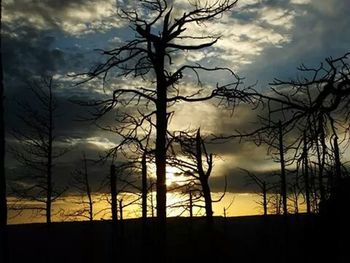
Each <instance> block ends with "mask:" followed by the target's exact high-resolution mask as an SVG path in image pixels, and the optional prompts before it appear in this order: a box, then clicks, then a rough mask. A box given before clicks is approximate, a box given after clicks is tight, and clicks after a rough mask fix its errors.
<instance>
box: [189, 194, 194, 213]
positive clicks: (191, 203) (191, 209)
mask: <svg viewBox="0 0 350 263" xmlns="http://www.w3.org/2000/svg"><path fill="white" fill-rule="evenodd" d="M189 194H190V218H192V217H193V199H192V190H190V191H189Z"/></svg>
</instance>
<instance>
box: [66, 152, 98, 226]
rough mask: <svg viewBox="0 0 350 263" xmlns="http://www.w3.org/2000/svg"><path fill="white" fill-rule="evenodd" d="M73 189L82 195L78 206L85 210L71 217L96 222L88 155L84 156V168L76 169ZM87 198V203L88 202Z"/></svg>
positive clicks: (72, 183) (72, 184)
mask: <svg viewBox="0 0 350 263" xmlns="http://www.w3.org/2000/svg"><path fill="white" fill-rule="evenodd" d="M71 187H73V188H74V189H75V190H76V191H77V192H78V193H80V194H81V201H80V202H78V204H80V205H82V206H83V208H81V209H79V210H77V211H75V212H74V213H72V214H71V215H70V216H73V217H83V218H86V219H88V220H89V221H93V220H94V200H93V197H92V191H93V190H92V188H91V183H90V176H89V173H88V160H87V158H86V154H85V153H83V156H82V167H81V169H76V170H75V171H74V172H73V177H72V182H71ZM86 198H87V201H86Z"/></svg>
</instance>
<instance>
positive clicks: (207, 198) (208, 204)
mask: <svg viewBox="0 0 350 263" xmlns="http://www.w3.org/2000/svg"><path fill="white" fill-rule="evenodd" d="M201 184H202V191H203V196H204V202H205V214H206V216H207V221H208V223H210V224H211V223H213V207H212V199H211V193H210V188H209V184H208V181H207V180H203V181H201Z"/></svg>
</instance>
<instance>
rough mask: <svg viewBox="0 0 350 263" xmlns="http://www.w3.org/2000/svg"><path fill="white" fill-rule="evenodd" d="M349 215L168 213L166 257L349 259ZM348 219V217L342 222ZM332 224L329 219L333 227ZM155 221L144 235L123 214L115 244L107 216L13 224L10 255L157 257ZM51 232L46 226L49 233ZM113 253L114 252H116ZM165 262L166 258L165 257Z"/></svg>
mask: <svg viewBox="0 0 350 263" xmlns="http://www.w3.org/2000/svg"><path fill="white" fill-rule="evenodd" d="M347 220H348V219H347V216H346V217H345V216H344V218H342V219H341V220H337V222H335V220H334V219H325V218H321V217H319V216H306V215H298V216H291V215H290V216H288V218H287V220H286V219H285V218H283V217H282V216H268V217H267V218H264V217H263V216H251V217H234V218H227V219H225V218H221V217H216V218H215V222H214V226H213V228H212V229H211V230H210V229H208V227H207V225H206V222H205V220H204V218H194V219H192V220H190V219H189V218H169V219H168V226H167V228H168V230H167V245H166V247H167V248H166V251H167V253H166V258H167V261H166V262H278V263H281V262H330V263H333V262H344V263H349V262H350V246H349V244H350V241H349V240H350V235H349V229H348V227H347V229H345V228H344V227H342V226H343V225H348V222H347ZM345 223H346V224H345ZM330 226H332V227H330ZM157 229H158V228H157V223H156V221H155V220H150V222H149V223H148V235H147V236H148V238H143V231H142V223H141V220H140V219H135V220H126V221H124V228H123V231H121V228H120V225H119V230H118V231H119V235H121V233H122V232H123V237H119V238H117V239H116V241H115V243H116V246H115V247H116V248H115V249H112V247H113V246H112V244H113V240H112V238H113V235H112V233H113V231H112V223H111V222H110V221H96V222H93V223H90V222H70V223H53V224H52V226H51V227H50V229H48V228H47V227H46V225H45V224H26V225H11V226H9V227H8V237H9V245H8V246H9V248H8V251H9V262H11V263H12V262H13V263H22V262H35V263H42V262H52V263H56V262H57V263H58V262H60V263H61V262H64V263H68V262H74V263H79V262H84V263H89V262H98V263H103V262H159V260H156V255H157V254H156V251H157V247H161V246H162V244H163V243H159V242H157V234H156V233H157ZM48 233H49V234H48ZM112 258H114V259H115V260H112ZM161 261H162V262H165V260H164V259H163V260H161Z"/></svg>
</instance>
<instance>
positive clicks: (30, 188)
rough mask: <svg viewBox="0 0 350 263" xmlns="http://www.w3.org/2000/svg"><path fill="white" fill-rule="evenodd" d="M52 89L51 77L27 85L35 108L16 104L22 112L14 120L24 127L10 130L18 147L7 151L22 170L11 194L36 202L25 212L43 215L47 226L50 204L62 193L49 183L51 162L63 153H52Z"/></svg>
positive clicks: (54, 104) (54, 138) (50, 211)
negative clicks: (31, 210)
mask: <svg viewBox="0 0 350 263" xmlns="http://www.w3.org/2000/svg"><path fill="white" fill-rule="evenodd" d="M54 87H55V84H54V83H53V80H52V77H44V78H42V79H41V80H40V81H34V82H33V83H31V84H29V88H30V91H31V92H32V94H33V96H34V99H35V106H34V104H28V103H25V102H24V103H20V104H19V105H20V106H21V110H22V112H21V113H20V114H18V118H19V119H20V120H21V123H22V124H23V125H24V127H22V128H20V129H16V130H14V132H13V136H14V137H15V138H16V140H17V142H18V144H19V146H18V147H14V148H13V149H11V151H12V153H13V154H14V156H15V158H16V159H17V161H18V162H19V163H20V164H22V166H23V167H24V168H25V172H24V173H25V174H24V175H22V176H18V177H17V178H16V180H15V181H14V184H13V185H12V191H13V193H14V194H15V196H17V197H18V198H20V199H23V200H24V201H25V200H30V201H34V202H36V203H37V204H38V205H35V206H33V207H32V206H29V207H28V206H26V208H29V209H34V210H38V211H44V212H45V217H46V223H47V224H50V223H51V220H52V203H53V202H54V201H55V200H56V199H57V198H58V197H60V196H61V195H62V194H63V193H64V191H65V189H55V187H54V186H55V184H54V180H53V167H54V161H55V160H56V159H57V158H59V157H60V156H62V155H63V154H64V153H65V152H66V151H67V150H60V151H58V150H54V143H55V141H56V139H57V137H56V136H55V134H54V132H55V122H54V121H55V117H56V115H55V113H56V110H57V104H56V101H55V95H54ZM42 203H44V204H45V207H43V206H42V205H41V204H42ZM22 208H24V207H22ZM15 209H18V208H15Z"/></svg>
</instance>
